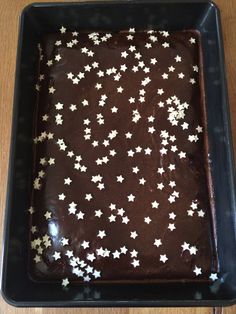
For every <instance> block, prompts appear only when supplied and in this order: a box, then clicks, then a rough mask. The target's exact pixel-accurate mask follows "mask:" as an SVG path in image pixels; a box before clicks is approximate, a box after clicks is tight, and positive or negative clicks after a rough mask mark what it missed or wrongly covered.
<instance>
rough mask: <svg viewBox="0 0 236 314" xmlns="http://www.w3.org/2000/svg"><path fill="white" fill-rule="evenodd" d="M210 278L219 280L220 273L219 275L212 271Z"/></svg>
mask: <svg viewBox="0 0 236 314" xmlns="http://www.w3.org/2000/svg"><path fill="white" fill-rule="evenodd" d="M209 279H211V280H212V281H216V280H218V275H217V273H211V274H210V276H209Z"/></svg>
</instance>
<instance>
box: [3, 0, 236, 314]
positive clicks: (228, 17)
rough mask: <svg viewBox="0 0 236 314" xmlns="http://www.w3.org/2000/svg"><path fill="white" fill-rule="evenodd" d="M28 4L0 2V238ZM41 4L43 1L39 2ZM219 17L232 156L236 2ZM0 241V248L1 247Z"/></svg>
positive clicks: (176, 312)
mask: <svg viewBox="0 0 236 314" xmlns="http://www.w3.org/2000/svg"><path fill="white" fill-rule="evenodd" d="M30 2H33V0H32V1H30V0H1V1H0V31H1V33H0V41H1V45H0V60H1V63H0V183H1V184H0V217H1V224H0V234H1V233H2V231H1V230H2V228H1V225H2V222H3V214H4V207H5V193H6V178H7V166H8V156H9V140H10V130H11V115H12V101H13V99H12V97H13V86H14V72H15V59H16V45H17V36H18V17H19V14H20V12H21V11H22V9H23V7H24V6H25V5H27V4H28V3H30ZM42 2H43V1H42ZM215 2H216V3H217V5H218V6H219V8H220V10H221V14H222V23H223V34H224V44H225V55H226V65H227V78H228V87H229V98H230V109H231V121H232V131H233V140H234V147H235V155H236V106H234V105H235V102H236V87H235V86H236V85H235V81H236V31H235V30H236V0H215ZM1 241H2V239H1V237H0V246H1ZM77 312H79V313H81V314H89V313H94V314H105V313H106V314H108V313H109V314H118V313H121V314H138V313H139V314H154V313H159V314H210V313H213V309H210V308H191V309H190V308H186V309H184V308H175V309H173V308H172V309H149V308H143V309H140V308H138V309H128V308H126V309H80V310H78V309H66V310H65V309H53V308H52V309H41V308H36V309H23V308H22V309H15V308H13V307H11V306H9V305H7V304H6V303H5V302H4V301H3V300H2V299H1V298H0V314H13V313H18V314H23V313H24V314H28V313H35V314H54V313H55V314H56V313H58V314H59V313H66V314H73V313H77ZM235 313H236V306H234V307H230V308H225V309H224V314H235Z"/></svg>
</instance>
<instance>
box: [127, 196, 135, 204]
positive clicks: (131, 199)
mask: <svg viewBox="0 0 236 314" xmlns="http://www.w3.org/2000/svg"><path fill="white" fill-rule="evenodd" d="M127 198H128V202H134V200H135V196H134V195H133V194H130V195H128V196H127Z"/></svg>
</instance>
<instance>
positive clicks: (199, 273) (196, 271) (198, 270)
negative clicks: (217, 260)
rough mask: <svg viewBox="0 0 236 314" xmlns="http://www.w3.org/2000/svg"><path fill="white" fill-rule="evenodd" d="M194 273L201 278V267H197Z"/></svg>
mask: <svg viewBox="0 0 236 314" xmlns="http://www.w3.org/2000/svg"><path fill="white" fill-rule="evenodd" d="M193 272H194V273H195V275H196V276H199V275H201V274H202V269H201V268H200V267H197V266H195V268H194V270H193Z"/></svg>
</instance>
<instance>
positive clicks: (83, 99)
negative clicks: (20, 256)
mask: <svg viewBox="0 0 236 314" xmlns="http://www.w3.org/2000/svg"><path fill="white" fill-rule="evenodd" d="M39 52H40V65H39V76H38V82H37V84H36V90H37V93H38V100H37V105H36V112H35V130H34V135H33V136H34V147H35V153H34V169H33V171H34V177H33V190H32V207H31V208H30V209H29V211H30V217H31V219H30V225H31V233H30V234H31V235H30V241H31V249H30V262H29V265H30V274H31V276H32V278H34V279H35V280H41V281H42V280H59V279H63V278H69V280H71V281H78V282H84V281H85V282H88V281H91V282H99V281H101V282H110V281H114V280H115V281H121V282H124V281H127V282H133V281H158V280H207V279H208V278H209V276H210V274H211V273H212V272H215V271H216V268H217V267H216V266H217V260H216V257H215V247H214V240H213V239H214V237H213V232H212V230H213V219H212V206H213V205H212V202H211V201H210V200H211V198H212V196H211V195H210V192H209V191H210V189H209V188H208V187H209V186H210V184H211V182H210V177H209V174H208V172H209V169H208V162H207V153H208V152H207V136H206V135H207V129H206V123H205V115H204V90H203V83H202V64H201V61H200V52H201V48H200V38H199V35H198V33H197V32H195V31H182V32H171V33H168V32H165V31H164V32H163V31H161V32H159V31H148V32H147V31H145V32H141V31H139V32H138V31H135V30H134V29H130V30H129V31H127V32H125V31H122V32H114V33H105V32H100V33H86V32H81V33H77V32H67V31H66V29H65V28H63V27H62V29H61V32H60V33H58V34H50V35H47V36H46V37H44V38H43V40H42V42H41V43H40V45H39ZM90 198H91V199H90Z"/></svg>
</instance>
